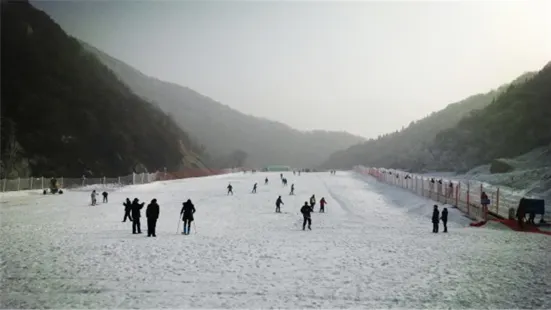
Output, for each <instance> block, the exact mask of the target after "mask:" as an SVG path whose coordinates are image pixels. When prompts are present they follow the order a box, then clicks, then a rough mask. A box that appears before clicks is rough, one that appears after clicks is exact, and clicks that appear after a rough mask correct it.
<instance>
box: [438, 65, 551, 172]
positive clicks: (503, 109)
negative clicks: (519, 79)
mask: <svg viewBox="0 0 551 310" xmlns="http://www.w3.org/2000/svg"><path fill="white" fill-rule="evenodd" d="M550 143H551V63H550V64H548V65H547V66H545V67H544V68H543V69H542V70H541V71H539V72H538V73H537V74H536V75H534V76H532V77H531V78H529V79H527V80H526V81H525V82H523V83H520V84H516V85H511V86H510V87H508V88H507V90H506V91H505V92H503V93H501V94H500V95H499V96H498V97H497V98H496V100H495V101H494V102H493V103H492V104H490V105H489V106H488V107H486V108H484V109H482V110H478V111H473V112H472V113H471V114H469V115H468V116H466V117H464V118H463V119H462V120H461V121H460V122H459V123H458V124H457V125H456V126H454V127H453V128H450V129H448V130H444V131H442V132H440V133H439V134H438V135H437V136H436V139H435V140H434V143H433V146H432V149H433V150H434V152H435V154H436V155H437V157H438V159H439V160H438V161H437V162H438V163H437V165H438V168H439V169H452V168H459V169H463V170H467V169H470V168H472V167H474V166H477V165H480V164H485V163H488V162H490V161H492V160H495V159H498V158H502V157H505V158H512V157H516V156H519V155H522V154H524V153H527V152H529V151H531V150H533V149H535V148H538V147H543V146H547V145H549V144H550Z"/></svg>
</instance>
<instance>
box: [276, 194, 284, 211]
mask: <svg viewBox="0 0 551 310" xmlns="http://www.w3.org/2000/svg"><path fill="white" fill-rule="evenodd" d="M281 205H284V203H283V201H282V200H281V196H279V197H277V200H276V211H275V212H276V213H281Z"/></svg>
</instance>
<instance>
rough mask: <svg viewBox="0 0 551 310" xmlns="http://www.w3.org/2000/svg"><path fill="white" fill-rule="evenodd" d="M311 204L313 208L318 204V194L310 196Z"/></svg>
mask: <svg viewBox="0 0 551 310" xmlns="http://www.w3.org/2000/svg"><path fill="white" fill-rule="evenodd" d="M310 206H311V207H312V210H314V207H315V206H316V195H312V197H310Z"/></svg>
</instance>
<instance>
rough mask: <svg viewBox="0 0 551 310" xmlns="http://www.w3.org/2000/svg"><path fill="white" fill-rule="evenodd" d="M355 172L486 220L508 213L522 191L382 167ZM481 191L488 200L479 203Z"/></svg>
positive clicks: (506, 215) (364, 168) (473, 217)
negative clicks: (518, 192) (486, 203)
mask: <svg viewBox="0 0 551 310" xmlns="http://www.w3.org/2000/svg"><path fill="white" fill-rule="evenodd" d="M354 170H355V171H356V172H358V173H360V174H364V175H370V176H372V177H374V178H376V179H377V180H379V181H380V182H384V183H387V184H391V185H394V186H397V187H401V188H403V189H406V190H409V191H411V192H413V193H415V194H417V195H420V196H423V197H427V198H429V199H431V200H434V201H437V202H440V203H444V204H450V205H453V206H455V207H457V208H458V209H459V210H461V211H462V212H464V213H465V214H466V215H467V216H469V217H470V218H472V219H474V220H479V221H481V220H487V219H488V214H490V215H494V216H500V217H504V218H508V217H509V212H510V211H509V210H510V209H511V208H513V209H515V211H516V208H517V206H518V204H519V201H520V199H521V198H522V195H520V194H517V193H513V192H510V191H506V190H503V189H501V188H500V187H494V186H488V185H486V184H484V183H482V182H478V181H458V180H446V179H443V178H437V177H427V176H421V175H415V174H412V173H408V172H404V171H400V170H394V169H383V168H367V167H363V166H357V167H355V169H354ZM482 192H484V193H486V195H487V196H488V198H489V200H490V204H489V205H487V206H486V207H484V206H483V205H482V204H481V195H482Z"/></svg>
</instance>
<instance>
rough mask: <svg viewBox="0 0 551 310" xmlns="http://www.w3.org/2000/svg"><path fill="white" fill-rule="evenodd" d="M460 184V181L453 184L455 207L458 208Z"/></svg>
mask: <svg viewBox="0 0 551 310" xmlns="http://www.w3.org/2000/svg"><path fill="white" fill-rule="evenodd" d="M460 186H461V183H457V185H456V186H455V207H456V208H459V193H460V191H459V187H460Z"/></svg>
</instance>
